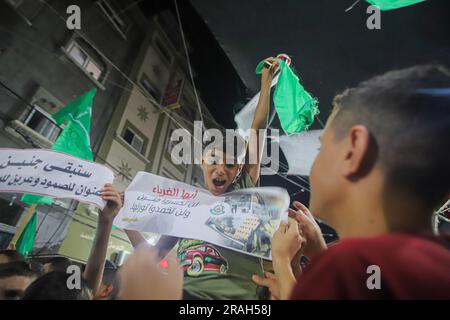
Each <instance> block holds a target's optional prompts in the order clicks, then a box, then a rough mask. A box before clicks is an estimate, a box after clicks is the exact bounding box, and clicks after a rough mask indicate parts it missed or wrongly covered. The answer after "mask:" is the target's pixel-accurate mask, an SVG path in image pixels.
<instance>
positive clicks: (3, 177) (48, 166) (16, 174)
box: [0, 148, 114, 209]
mask: <svg viewBox="0 0 450 320" xmlns="http://www.w3.org/2000/svg"><path fill="white" fill-rule="evenodd" d="M113 180H114V174H113V172H112V171H111V170H110V169H109V168H107V167H105V166H103V165H101V164H98V163H94V162H91V161H87V160H82V159H80V158H77V157H74V156H71V155H68V154H65V153H62V152H58V151H53V150H48V149H4V148H0V192H18V193H32V194H38V195H45V196H52V197H55V198H70V199H75V200H78V201H80V202H85V203H90V204H94V205H96V206H98V207H99V208H101V209H102V208H103V207H104V206H105V201H103V200H102V199H101V197H100V189H101V188H102V187H103V186H104V185H105V183H112V182H113Z"/></svg>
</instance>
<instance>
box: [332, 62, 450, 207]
mask: <svg viewBox="0 0 450 320" xmlns="http://www.w3.org/2000/svg"><path fill="white" fill-rule="evenodd" d="M449 91H450V71H449V70H448V69H446V68H445V67H442V66H434V65H424V66H414V67H411V68H407V69H402V70H396V71H390V72H387V73H385V74H383V75H381V76H377V77H374V78H372V79H370V80H368V81H364V82H362V83H361V84H359V85H358V86H357V87H356V88H352V89H347V90H346V91H344V92H343V93H342V94H340V95H338V96H336V98H335V99H334V110H333V115H332V120H331V126H332V128H333V132H334V135H335V138H336V139H341V138H343V137H344V136H345V135H346V134H347V133H348V130H349V129H350V128H351V127H352V126H354V125H358V124H360V125H364V126H365V127H366V128H367V129H368V131H369V133H370V140H371V141H370V144H371V147H373V148H372V149H376V161H377V162H378V163H379V164H380V168H381V170H382V172H383V175H384V177H385V183H386V187H387V188H386V190H388V189H389V190H390V191H393V190H395V191H396V192H400V193H402V194H406V195H408V196H409V197H411V198H413V199H416V200H418V201H419V203H421V205H424V206H425V207H426V208H429V209H430V210H432V209H435V208H436V207H437V206H438V205H439V204H440V203H441V202H443V201H444V200H445V198H446V197H447V196H448V195H449V192H450V188H449V186H450V183H449V181H450V160H449V159H450V148H449V146H448V143H449V141H450V92H449Z"/></svg>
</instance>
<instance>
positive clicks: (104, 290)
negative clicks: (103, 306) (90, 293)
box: [98, 284, 113, 299]
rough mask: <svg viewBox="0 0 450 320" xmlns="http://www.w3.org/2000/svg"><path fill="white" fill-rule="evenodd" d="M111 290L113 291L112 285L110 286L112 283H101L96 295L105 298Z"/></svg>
mask: <svg viewBox="0 0 450 320" xmlns="http://www.w3.org/2000/svg"><path fill="white" fill-rule="evenodd" d="M112 291H113V286H112V284H102V285H101V286H100V289H99V294H98V296H99V297H100V298H101V299H104V298H107V297H108V296H109V295H110V294H111V292H112Z"/></svg>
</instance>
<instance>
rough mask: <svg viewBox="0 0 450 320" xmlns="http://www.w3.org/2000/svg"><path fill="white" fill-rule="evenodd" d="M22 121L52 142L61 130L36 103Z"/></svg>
mask: <svg viewBox="0 0 450 320" xmlns="http://www.w3.org/2000/svg"><path fill="white" fill-rule="evenodd" d="M22 122H23V124H24V125H26V126H27V127H29V128H30V129H33V130H34V131H35V132H37V133H39V134H40V135H41V136H43V137H44V138H47V139H48V140H50V141H51V142H54V141H55V140H56V138H58V136H59V134H60V133H61V131H62V129H61V128H60V127H59V126H58V125H57V124H56V122H55V120H53V118H52V117H51V115H50V114H48V113H47V112H45V111H44V110H43V109H42V108H40V107H38V106H37V105H34V108H33V109H31V110H30V112H29V113H28V114H27V115H25V117H24V118H23V121H22Z"/></svg>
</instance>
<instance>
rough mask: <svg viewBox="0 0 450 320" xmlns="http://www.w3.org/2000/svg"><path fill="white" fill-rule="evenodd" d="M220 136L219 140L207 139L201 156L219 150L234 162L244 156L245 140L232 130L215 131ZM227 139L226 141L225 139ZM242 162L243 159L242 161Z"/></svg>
mask: <svg viewBox="0 0 450 320" xmlns="http://www.w3.org/2000/svg"><path fill="white" fill-rule="evenodd" d="M216 130H218V132H220V134H221V138H220V139H217V138H216V137H215V136H214V138H213V137H208V138H207V142H206V143H204V144H203V155H205V154H206V152H208V151H209V150H211V149H220V150H221V151H222V152H223V153H225V154H227V155H228V156H232V157H233V158H234V160H237V159H238V158H239V159H240V158H241V157H243V156H244V154H245V152H246V148H247V142H246V141H245V139H244V138H243V137H242V136H241V135H240V134H238V133H237V132H236V131H235V130H233V129H216ZM227 138H228V139H227ZM242 160H243V159H242Z"/></svg>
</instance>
